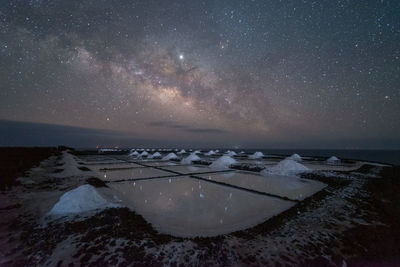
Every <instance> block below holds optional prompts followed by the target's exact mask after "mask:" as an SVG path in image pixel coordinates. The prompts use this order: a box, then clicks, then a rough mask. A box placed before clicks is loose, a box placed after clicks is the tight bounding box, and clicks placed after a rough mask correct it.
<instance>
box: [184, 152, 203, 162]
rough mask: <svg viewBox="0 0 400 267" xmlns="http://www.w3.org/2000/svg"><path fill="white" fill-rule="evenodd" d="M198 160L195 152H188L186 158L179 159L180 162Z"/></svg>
mask: <svg viewBox="0 0 400 267" xmlns="http://www.w3.org/2000/svg"><path fill="white" fill-rule="evenodd" d="M195 160H200V157H199V156H197V155H196V154H195V153H192V154H190V155H189V156H187V157H186V158H184V159H182V160H181V163H182V164H192V161H195Z"/></svg>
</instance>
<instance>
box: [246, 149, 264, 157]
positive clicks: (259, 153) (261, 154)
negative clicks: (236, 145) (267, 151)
mask: <svg viewBox="0 0 400 267" xmlns="http://www.w3.org/2000/svg"><path fill="white" fill-rule="evenodd" d="M262 157H264V154H263V153H262V152H259V151H257V152H254V154H253V155H250V156H249V159H260V158H262Z"/></svg>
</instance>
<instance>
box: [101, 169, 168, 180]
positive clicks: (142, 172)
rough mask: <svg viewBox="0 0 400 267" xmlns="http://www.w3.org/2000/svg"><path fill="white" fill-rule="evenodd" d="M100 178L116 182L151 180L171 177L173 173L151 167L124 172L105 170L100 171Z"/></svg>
mask: <svg viewBox="0 0 400 267" xmlns="http://www.w3.org/2000/svg"><path fill="white" fill-rule="evenodd" d="M98 173H99V175H100V177H101V178H102V179H103V180H105V181H116V180H122V179H139V178H150V177H162V176H171V175H173V173H171V172H167V171H162V170H159V169H155V168H151V167H149V168H148V167H141V168H134V169H122V170H118V169H117V170H105V171H101V170H100V171H98Z"/></svg>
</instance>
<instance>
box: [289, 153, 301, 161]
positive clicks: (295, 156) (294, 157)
mask: <svg viewBox="0 0 400 267" xmlns="http://www.w3.org/2000/svg"><path fill="white" fill-rule="evenodd" d="M287 159H290V160H294V161H302V160H303V159H302V158H301V157H300V155H299V154H296V153H295V154H293V155H291V156H290V157H287Z"/></svg>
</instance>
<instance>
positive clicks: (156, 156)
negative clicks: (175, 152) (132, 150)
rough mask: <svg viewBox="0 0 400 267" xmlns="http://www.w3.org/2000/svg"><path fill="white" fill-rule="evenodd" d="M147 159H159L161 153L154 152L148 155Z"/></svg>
mask: <svg viewBox="0 0 400 267" xmlns="http://www.w3.org/2000/svg"><path fill="white" fill-rule="evenodd" d="M148 158H149V159H160V158H161V154H160V153H159V152H155V153H154V154H153V155H150V156H148Z"/></svg>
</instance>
